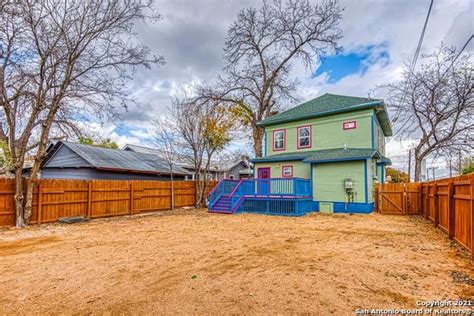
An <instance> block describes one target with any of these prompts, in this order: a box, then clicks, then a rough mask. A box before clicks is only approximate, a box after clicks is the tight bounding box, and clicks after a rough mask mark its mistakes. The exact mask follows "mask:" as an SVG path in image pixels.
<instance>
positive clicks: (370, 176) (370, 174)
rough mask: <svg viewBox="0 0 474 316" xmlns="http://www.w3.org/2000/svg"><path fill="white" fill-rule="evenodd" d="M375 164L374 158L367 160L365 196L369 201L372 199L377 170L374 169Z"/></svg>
mask: <svg viewBox="0 0 474 316" xmlns="http://www.w3.org/2000/svg"><path fill="white" fill-rule="evenodd" d="M376 166H377V164H376V163H375V160H373V159H369V160H367V181H368V183H367V188H368V192H369V194H368V195H367V198H368V202H369V203H370V202H373V201H374V177H376V176H377V173H376V172H377V170H376V169H375V168H376Z"/></svg>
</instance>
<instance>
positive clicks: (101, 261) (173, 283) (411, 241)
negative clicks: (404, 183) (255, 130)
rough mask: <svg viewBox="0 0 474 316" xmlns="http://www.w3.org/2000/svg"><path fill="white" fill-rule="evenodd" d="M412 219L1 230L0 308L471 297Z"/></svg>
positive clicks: (446, 254)
mask: <svg viewBox="0 0 474 316" xmlns="http://www.w3.org/2000/svg"><path fill="white" fill-rule="evenodd" d="M469 258H470V255H469V254H468V253H467V252H466V251H464V250H462V249H461V248H459V247H458V246H456V245H454V244H453V243H451V242H450V241H449V240H448V239H447V237H446V235H445V234H444V233H442V232H440V231H437V230H435V229H434V228H433V227H432V224H431V223H429V222H427V221H425V220H424V219H422V218H420V217H401V216H389V215H379V214H372V215H353V216H350V215H321V214H314V215H309V216H305V217H301V218H292V217H274V216H264V215H250V214H247V215H213V214H208V213H206V212H204V211H202V210H201V211H175V212H168V213H160V214H158V215H153V216H146V217H132V218H127V217H126V218H114V219H109V220H96V221H92V222H89V223H85V224H74V225H59V224H55V225H42V226H36V227H32V228H28V229H25V230H20V231H17V230H14V229H10V230H4V231H0V308H1V310H0V314H25V313H36V314H39V313H41V314H43V313H65V314H71V313H76V314H77V313H78V314H85V313H94V314H102V313H107V314H120V313H140V314H141V313H147V314H151V313H154V314H159V313H161V314H163V313H165V314H170V313H178V314H241V313H246V314H274V313H279V314H295V313H298V314H299V313H306V314H320V315H328V314H335V315H350V314H354V310H355V309H357V308H389V307H400V308H416V307H417V306H416V302H417V301H419V300H435V299H451V300H452V299H459V298H465V299H466V298H467V299H469V298H472V297H474V283H473V282H474V280H473V279H474V268H473V264H472V262H471V261H470V259H469Z"/></svg>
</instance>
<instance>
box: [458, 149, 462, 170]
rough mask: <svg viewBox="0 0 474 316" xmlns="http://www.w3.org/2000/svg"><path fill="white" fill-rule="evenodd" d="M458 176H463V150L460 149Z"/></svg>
mask: <svg viewBox="0 0 474 316" xmlns="http://www.w3.org/2000/svg"><path fill="white" fill-rule="evenodd" d="M458 175H459V176H460V175H462V157H461V149H458Z"/></svg>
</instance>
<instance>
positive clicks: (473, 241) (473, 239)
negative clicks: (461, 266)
mask: <svg viewBox="0 0 474 316" xmlns="http://www.w3.org/2000/svg"><path fill="white" fill-rule="evenodd" d="M473 179H474V175H473V174H472V173H471V176H470V180H471V181H470V182H471V183H470V184H469V187H470V189H471V190H470V191H471V200H470V204H471V222H470V223H471V259H472V260H474V201H473V200H474V187H473V186H474V180H473Z"/></svg>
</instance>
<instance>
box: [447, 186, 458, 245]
mask: <svg viewBox="0 0 474 316" xmlns="http://www.w3.org/2000/svg"><path fill="white" fill-rule="evenodd" d="M454 193H455V191H454V184H453V179H452V178H451V179H450V181H449V183H448V218H449V225H448V236H449V239H453V238H454V233H455V231H454V230H455V229H456V225H455V222H454V221H455V212H454V211H455V209H454V207H455V204H454V201H455V200H454Z"/></svg>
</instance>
